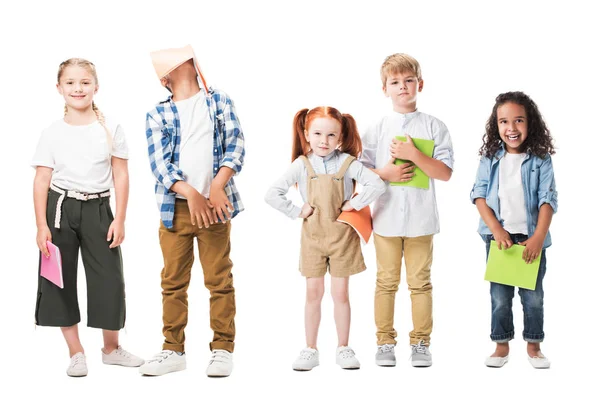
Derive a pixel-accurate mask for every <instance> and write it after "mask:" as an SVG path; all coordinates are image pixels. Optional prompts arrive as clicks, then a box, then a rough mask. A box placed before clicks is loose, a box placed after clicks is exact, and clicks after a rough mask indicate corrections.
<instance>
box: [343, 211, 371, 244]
mask: <svg viewBox="0 0 600 400" xmlns="http://www.w3.org/2000/svg"><path fill="white" fill-rule="evenodd" d="M337 221H338V222H343V223H345V224H348V225H350V226H351V227H352V228H354V230H355V231H356V233H358V236H359V237H360V241H361V243H362V244H367V243H368V242H369V238H370V237H371V233H372V232H373V222H372V220H371V209H370V208H369V206H365V207H364V208H363V209H361V210H360V211H356V210H352V211H343V212H342V213H341V214H340V215H339V217H338V218H337Z"/></svg>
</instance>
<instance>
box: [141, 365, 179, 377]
mask: <svg viewBox="0 0 600 400" xmlns="http://www.w3.org/2000/svg"><path fill="white" fill-rule="evenodd" d="M144 365H145V364H144ZM185 368H186V365H185V363H184V364H182V365H174V366H172V367H169V368H167V370H166V371H164V372H154V371H145V372H144V371H143V370H142V368H141V367H140V374H142V375H148V376H161V375H165V374H169V373H171V372H177V371H183V370H184V369H185Z"/></svg>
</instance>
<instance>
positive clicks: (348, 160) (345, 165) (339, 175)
mask: <svg viewBox="0 0 600 400" xmlns="http://www.w3.org/2000/svg"><path fill="white" fill-rule="evenodd" d="M354 160H356V157H353V156H348V158H346V159H345V160H344V163H343V164H342V166H341V167H340V170H339V171H338V172H337V174H335V179H337V180H340V179H342V178H343V177H344V175H346V171H347V170H348V168H349V167H350V164H352V161H354Z"/></svg>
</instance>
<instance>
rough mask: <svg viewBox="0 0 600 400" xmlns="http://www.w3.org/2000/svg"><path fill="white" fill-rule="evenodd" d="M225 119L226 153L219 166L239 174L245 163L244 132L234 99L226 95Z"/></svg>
mask: <svg viewBox="0 0 600 400" xmlns="http://www.w3.org/2000/svg"><path fill="white" fill-rule="evenodd" d="M224 100H225V106H224V107H223V119H224V123H225V154H223V158H222V160H221V162H220V163H219V168H221V167H228V168H231V169H232V170H233V171H235V174H236V175H237V174H239V173H240V171H241V170H242V166H243V165H244V155H245V154H246V150H245V148H244V133H243V132H242V127H241V125H240V121H239V119H238V117H237V113H236V111H235V106H234V105H233V101H232V100H231V99H230V98H229V96H227V95H224Z"/></svg>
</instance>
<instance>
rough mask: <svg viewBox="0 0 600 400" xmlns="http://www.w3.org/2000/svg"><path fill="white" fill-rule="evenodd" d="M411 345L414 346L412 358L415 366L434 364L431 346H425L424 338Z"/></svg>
mask: <svg viewBox="0 0 600 400" xmlns="http://www.w3.org/2000/svg"><path fill="white" fill-rule="evenodd" d="M410 347H411V348H412V355H411V359H412V366H413V367H431V364H433V361H432V360H431V353H430V352H429V347H428V346H425V343H424V342H423V341H422V340H421V341H420V342H419V343H417V344H413V345H411V346H410Z"/></svg>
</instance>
